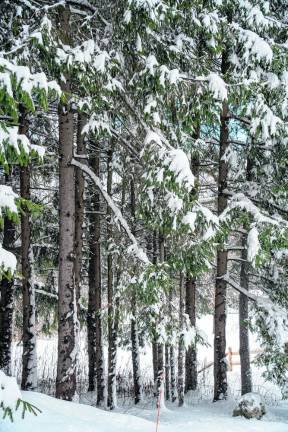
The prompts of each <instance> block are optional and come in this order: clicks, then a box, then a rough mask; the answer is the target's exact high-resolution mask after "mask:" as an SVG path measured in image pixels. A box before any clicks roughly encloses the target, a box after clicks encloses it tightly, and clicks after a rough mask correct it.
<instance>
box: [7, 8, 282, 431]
mask: <svg viewBox="0 0 288 432" xmlns="http://www.w3.org/2000/svg"><path fill="white" fill-rule="evenodd" d="M287 12H288V4H287V1H286V0H275V1H270V2H269V1H266V0H265V1H264V0H239V1H235V0H202V1H201V0H182V1H181V0H114V1H109V0H106V1H102V0H90V1H88V0H60V1H56V0H55V1H54V0H51V1H49V0H15V1H9V0H2V2H1V3H0V22H1V26H0V46H1V48H0V223H1V228H0V230H1V232H0V240H1V241H0V414H2V412H3V414H4V415H6V417H10V418H11V420H13V415H14V412H15V402H16V403H17V404H18V405H17V407H18V406H19V403H20V402H19V401H21V402H22V404H23V409H24V411H29V410H30V409H32V410H33V408H31V407H33V405H30V404H29V402H25V394H26V393H23V397H22V396H21V395H20V393H19V390H18V387H17V386H16V384H15V380H13V379H12V378H10V376H11V375H17V376H16V378H17V381H18V386H19V388H21V390H23V391H29V392H31V391H41V392H44V393H48V394H49V395H52V396H56V398H58V399H63V400H66V401H76V400H77V395H78V396H79V394H80V393H81V392H88V393H89V394H90V395H92V396H90V402H91V404H92V405H94V406H97V407H102V408H106V409H107V408H108V409H109V410H113V409H115V408H117V406H118V403H117V396H119V395H120V396H121V392H120V390H121V386H122V384H121V376H120V373H119V372H118V369H117V352H119V349H121V350H125V351H126V352H127V353H128V354H127V355H128V356H129V357H130V361H131V371H130V373H129V379H128V384H126V385H127V388H128V390H127V391H128V393H129V395H130V396H131V398H132V400H133V403H134V404H135V405H139V404H140V405H141V403H143V400H144V399H145V398H147V397H148V396H149V397H151V399H152V401H153V402H152V404H153V406H155V407H156V405H157V406H158V408H159V407H160V406H164V404H165V401H166V403H168V404H169V403H170V404H172V403H173V404H174V405H175V406H179V407H181V406H182V405H184V404H185V398H186V395H189V394H190V393H191V392H196V391H198V390H199V388H200V387H201V382H200V375H201V371H200V369H201V370H202V366H203V365H201V362H200V361H199V356H198V351H199V347H201V349H203V348H205V346H208V341H207V339H206V337H205V328H202V327H201V325H199V323H200V322H201V317H203V316H204V315H210V316H211V317H213V338H214V340H213V350H214V358H213V362H212V363H211V365H210V366H211V368H212V369H211V370H213V392H212V393H213V394H211V400H212V399H213V401H214V402H217V401H220V400H226V399H227V398H229V382H228V379H227V373H228V370H229V361H228V358H229V350H228V346H227V341H226V339H227V331H228V329H227V314H228V312H229V311H230V310H233V311H234V312H235V311H236V312H237V320H238V323H239V332H238V333H237V334H234V335H233V337H234V340H235V345H236V346H238V345H239V356H240V357H239V358H240V371H241V373H240V381H239V391H240V393H241V395H245V394H251V392H252V391H253V385H254V383H253V373H252V369H251V368H252V366H251V347H250V344H249V338H250V336H251V334H252V333H253V335H254V336H255V338H257V340H258V343H259V346H260V349H259V352H258V354H257V357H256V358H255V359H253V367H256V368H259V369H261V371H262V372H261V373H262V374H263V376H264V378H265V380H267V381H268V382H269V381H271V382H272V383H273V384H274V385H276V386H277V387H278V388H279V389H280V390H281V394H282V397H283V399H285V398H286V397H288V321H287V317H288V289H287V282H288V235H287V234H288V218H287V216H288V201H287V195H288V170H287V168H288V146H287V143H288V66H287V64H288V13H287ZM254 336H253V337H254ZM39 339H41V340H43V339H45V340H49V339H53V340H56V339H57V364H56V365H55V367H56V370H55V374H52V375H51V376H50V379H51V382H50V385H49V391H48V388H47V387H46V390H45V385H44V384H45V383H43V382H42V381H41V377H40V374H39V370H38V371H37V368H38V361H37V341H38V340H39ZM15 346H17V350H16V351H17V352H18V353H19V349H20V350H21V356H20V366H19V367H20V369H18V370H17V371H16V370H15V362H16V360H15ZM145 349H146V350H150V351H151V362H150V365H149V369H150V372H151V378H149V379H148V378H147V379H146V378H145V380H144V377H143V368H142V357H141V352H143V350H144V351H145ZM81 353H82V355H84V357H85V362H84V363H85V373H84V381H83V380H82V381H81V391H80V383H79V373H80V372H79V369H81V368H83V367H84V366H83V361H82V363H81V364H80V362H79V355H80V354H81ZM83 353H84V354H83ZM48 362H49V360H48ZM38 369H39V368H38ZM82 375H83V374H82ZM144 381H145V384H144ZM9 383H10V384H9ZM1 386H2V387H1ZM9 386H11V388H12V390H11V391H10V392H8V388H9ZM122 387H123V386H122ZM1 388H2V390H3V389H4V390H3V391H2V390H1ZM5 388H6V389H7V392H8V393H9V395H10V396H9V397H10V399H9V398H8V397H7V398H8V399H7V398H6V399H5ZM1 391H2V393H1ZM11 392H12V393H13V392H14V393H13V394H14V398H13V397H12V402H11ZM8 393H7V394H8ZM27 395H28V393H27ZM209 397H210V396H209ZM28 399H29V398H28ZM17 401H18V402H17ZM35 405H36V407H37V401H36V403H35ZM34 409H36V408H35V407H34ZM39 416H41V414H39ZM23 424H24V423H23ZM0 429H1V424H0ZM1 430H2V429H1ZM9 430H10V429H9ZM15 430H16V429H15ZM18 430H19V431H21V432H22V429H20V428H19V429H17V431H18ZM47 430H48V429H47ZM63 430H65V428H64V429H63ZM67 430H68V429H67ZM69 430H70V429H69ZM89 430H90V429H89ZM91 430H92V429H91ZM93 430H94V429H93ZM95 430H96V429H95ZM98 430H101V429H99V428H98ZM103 430H104V429H103ZM105 430H106V429H105ZM117 430H118V429H117ZM119 430H121V429H119ZM122 430H124V428H123V429H122ZM137 430H138V429H137ZM143 430H144V429H143ZM201 430H202V429H201ZM207 430H208V429H207ZM211 430H212V429H211ZM237 430H238V429H237ZM239 430H240V429H239ZM243 430H244V429H243ZM255 430H256V429H255ZM257 430H258V429H257ZM259 430H260V429H259ZM267 430H268V429H267ZM273 430H274V429H273ZM275 430H276V429H275ZM278 430H279V431H280V429H277V431H278ZM281 430H282V429H281ZM23 431H24V429H23ZM25 431H26V429H25ZM283 431H284V429H283Z"/></svg>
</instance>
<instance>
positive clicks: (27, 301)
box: [19, 107, 37, 390]
mask: <svg viewBox="0 0 288 432" xmlns="http://www.w3.org/2000/svg"><path fill="white" fill-rule="evenodd" d="M20 111H21V117H20V121H21V125H20V127H19V133H20V134H23V135H27V132H28V119H27V116H26V113H25V110H24V109H22V108H21V107H20ZM30 170H31V167H30V164H29V165H27V166H25V167H21V169H20V195H21V198H23V199H25V200H28V201H30V199H31V195H30ZM31 228H32V219H31V213H30V211H29V209H28V206H26V205H25V207H24V212H23V213H22V215H21V267H22V295H23V354H22V380H21V388H22V390H36V388H37V354H36V326H35V324H36V322H35V314H36V311H35V306H36V305H35V289H34V281H33V248H32V243H31V242H32V239H31V235H32V233H31Z"/></svg>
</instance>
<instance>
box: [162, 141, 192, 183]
mask: <svg viewBox="0 0 288 432" xmlns="http://www.w3.org/2000/svg"><path fill="white" fill-rule="evenodd" d="M165 164H166V166H168V167H169V169H170V170H171V171H173V172H174V174H175V176H176V179H177V182H178V183H180V184H185V186H186V188H187V189H188V190H191V189H192V188H193V187H194V182H195V179H194V175H193V174H192V172H191V169H190V165H189V161H188V158H187V156H186V154H185V153H184V151H183V150H181V149H173V150H170V151H169V152H168V154H167V156H166V161H165Z"/></svg>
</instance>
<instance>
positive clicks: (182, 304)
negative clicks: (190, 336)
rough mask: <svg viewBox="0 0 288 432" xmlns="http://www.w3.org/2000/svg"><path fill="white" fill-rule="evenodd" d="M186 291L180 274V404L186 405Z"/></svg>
mask: <svg viewBox="0 0 288 432" xmlns="http://www.w3.org/2000/svg"><path fill="white" fill-rule="evenodd" d="M184 302H185V300H184V293H183V276H182V274H181V275H180V283H179V327H180V332H181V333H180V338H179V345H178V405H179V407H181V406H183V405H184V358H185V345H184V334H183V330H184V307H185V303H184Z"/></svg>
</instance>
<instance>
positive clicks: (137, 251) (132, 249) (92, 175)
mask: <svg viewBox="0 0 288 432" xmlns="http://www.w3.org/2000/svg"><path fill="white" fill-rule="evenodd" d="M71 165H74V166H76V167H78V168H80V169H81V170H82V171H83V172H85V173H86V174H87V175H88V176H89V177H90V178H91V179H92V180H93V182H94V183H95V185H96V186H97V187H98V188H99V190H100V192H101V194H102V195H103V197H104V199H105V201H106V202H107V204H108V206H109V207H110V208H111V210H112V211H113V213H114V215H115V216H116V219H117V220H118V221H119V222H120V224H121V225H122V227H123V228H124V230H125V232H126V234H127V235H128V237H129V239H130V240H131V243H132V245H131V246H129V248H128V252H130V253H132V254H134V255H135V256H136V257H137V258H138V259H139V260H140V261H142V262H143V263H144V264H148V263H149V260H148V257H147V255H146V254H145V252H144V251H143V249H142V248H140V247H139V245H138V242H137V240H136V238H135V236H134V235H133V234H132V232H131V230H130V228H129V225H128V223H127V221H126V219H125V218H124V217H123V215H122V213H121V211H120V210H119V208H118V207H117V206H116V204H115V203H114V201H113V200H112V199H111V197H110V195H109V194H108V193H107V192H106V190H105V187H104V186H103V184H102V182H101V180H100V178H99V177H98V176H97V175H96V174H95V173H94V172H93V171H92V170H91V169H90V168H89V167H88V166H87V165H84V164H83V163H81V162H78V161H76V160H75V159H72V161H71Z"/></svg>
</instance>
